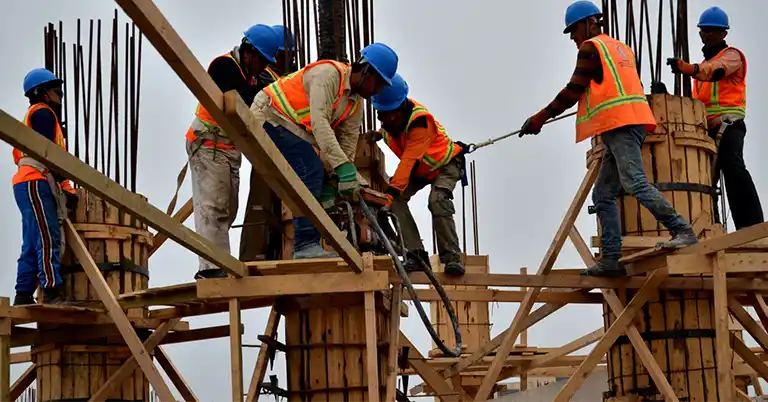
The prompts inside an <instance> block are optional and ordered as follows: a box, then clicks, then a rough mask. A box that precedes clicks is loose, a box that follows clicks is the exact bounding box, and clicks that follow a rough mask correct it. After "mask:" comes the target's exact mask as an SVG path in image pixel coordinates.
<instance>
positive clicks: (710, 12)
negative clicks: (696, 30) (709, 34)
mask: <svg viewBox="0 0 768 402" xmlns="http://www.w3.org/2000/svg"><path fill="white" fill-rule="evenodd" d="M697 26H698V27H715V28H725V29H728V28H730V26H729V25H728V14H726V13H725V11H723V9H722V8H720V7H717V6H715V7H710V8H708V9H706V10H704V12H703V13H701V17H699V24H698V25H697Z"/></svg>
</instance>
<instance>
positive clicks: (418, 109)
mask: <svg viewBox="0 0 768 402" xmlns="http://www.w3.org/2000/svg"><path fill="white" fill-rule="evenodd" d="M408 100H409V101H411V102H413V105H414V107H413V112H411V117H410V118H408V123H407V124H406V125H405V130H404V133H403V134H401V135H399V136H394V135H391V134H390V133H389V132H387V130H385V129H384V128H383V127H382V128H381V129H380V132H381V136H382V138H383V139H384V142H385V143H386V144H387V146H388V147H389V149H391V150H392V152H393V153H394V154H395V155H397V157H398V158H400V157H402V156H403V153H404V152H405V147H406V146H407V145H408V131H409V130H410V128H411V123H413V121H414V120H416V119H417V118H419V117H421V116H425V117H426V118H427V119H428V120H429V121H431V122H433V123H434V126H433V127H435V130H434V133H433V135H434V138H433V139H432V143H430V144H429V148H427V151H426V152H424V155H423V156H422V157H421V159H420V160H419V164H418V167H417V168H416V171H415V172H414V174H416V175H417V176H419V177H424V178H427V179H434V178H435V177H436V176H437V174H438V173H439V171H440V170H439V169H440V168H441V167H443V166H445V165H446V164H447V163H448V162H450V161H451V159H453V158H454V157H455V156H456V155H458V154H459V153H460V152H461V150H462V149H461V146H459V145H458V144H456V143H454V142H453V141H452V140H451V138H450V137H448V134H447V133H446V132H445V127H443V125H442V124H440V123H439V122H438V121H437V120H436V119H435V117H434V116H433V115H432V113H430V112H429V110H427V108H426V107H424V105H422V104H420V103H419V102H416V101H415V100H413V99H411V98H408Z"/></svg>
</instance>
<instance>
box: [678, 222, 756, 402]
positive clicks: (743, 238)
mask: <svg viewBox="0 0 768 402" xmlns="http://www.w3.org/2000/svg"><path fill="white" fill-rule="evenodd" d="M766 237H768V222H763V223H758V224H757V225H753V226H749V227H746V228H743V229H741V230H737V231H735V232H731V233H728V234H725V235H722V236H717V237H713V238H712V239H709V240H704V241H702V242H699V243H698V244H694V245H692V246H688V247H685V248H682V249H680V250H677V251H676V252H675V253H676V254H714V253H716V252H718V251H721V250H726V249H729V248H734V247H739V246H742V245H744V244H747V243H752V242H754V241H756V240H760V239H764V238H766ZM729 389H730V388H729Z"/></svg>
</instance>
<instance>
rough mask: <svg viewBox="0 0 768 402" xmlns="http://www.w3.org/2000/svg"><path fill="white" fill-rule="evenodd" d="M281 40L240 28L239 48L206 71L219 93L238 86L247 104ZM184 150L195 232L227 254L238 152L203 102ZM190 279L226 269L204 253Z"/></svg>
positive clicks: (256, 28)
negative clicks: (188, 170) (190, 185)
mask: <svg viewBox="0 0 768 402" xmlns="http://www.w3.org/2000/svg"><path fill="white" fill-rule="evenodd" d="M280 43H282V39H281V38H279V37H278V35H277V33H275V31H274V30H273V29H272V28H271V27H269V26H268V25H263V24H256V25H253V26H252V27H250V28H248V30H247V31H245V32H244V37H243V39H242V41H241V43H240V45H239V46H235V47H234V49H232V50H231V51H229V52H227V53H224V54H223V55H221V56H217V57H216V58H214V59H213V61H211V64H210V65H209V66H208V74H209V75H210V76H211V78H212V79H213V81H214V82H215V83H216V85H217V86H218V87H219V89H220V90H221V91H222V92H227V91H231V90H233V89H234V90H237V92H238V93H239V94H240V97H241V98H242V99H243V101H244V102H245V103H246V104H247V105H250V104H251V102H253V98H254V97H255V96H256V94H257V93H258V92H259V91H260V90H261V89H262V88H263V87H264V85H266V83H263V82H261V81H259V80H258V79H257V77H258V76H259V74H260V73H261V72H262V71H264V69H266V68H267V65H268V63H274V62H275V53H277V49H278V47H279V46H280ZM186 149H187V155H188V156H189V162H188V163H189V166H190V167H191V173H192V200H193V208H194V211H195V214H194V215H195V230H196V231H197V233H199V234H200V235H201V236H203V237H204V238H206V239H208V240H210V241H211V242H212V243H213V244H215V245H216V246H218V247H221V248H222V249H224V250H226V251H227V252H229V250H230V248H229V229H230V227H231V226H232V223H233V222H234V219H235V216H236V215H237V209H238V190H239V188H240V164H241V161H242V154H241V152H240V151H239V150H237V149H235V146H234V143H233V142H232V141H231V140H230V139H229V138H228V137H227V135H226V133H225V132H224V131H223V130H222V129H221V127H220V126H219V125H218V124H217V123H216V121H215V120H214V119H213V117H212V116H211V115H210V113H208V111H207V110H205V108H204V107H203V105H201V104H198V105H197V109H196V110H195V118H194V120H193V121H192V124H191V126H190V127H189V129H188V130H187V135H186ZM199 261H200V265H199V268H198V272H197V273H196V274H195V279H204V278H224V277H226V276H227V273H226V272H225V271H224V270H222V269H220V268H218V267H217V266H216V265H214V264H212V263H211V262H210V261H208V260H206V259H205V258H203V257H200V258H199Z"/></svg>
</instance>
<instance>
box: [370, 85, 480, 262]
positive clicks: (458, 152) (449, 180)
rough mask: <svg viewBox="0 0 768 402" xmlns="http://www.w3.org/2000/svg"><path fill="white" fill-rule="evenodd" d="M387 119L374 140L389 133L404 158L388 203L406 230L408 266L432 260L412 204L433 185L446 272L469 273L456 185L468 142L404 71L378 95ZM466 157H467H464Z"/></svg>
mask: <svg viewBox="0 0 768 402" xmlns="http://www.w3.org/2000/svg"><path fill="white" fill-rule="evenodd" d="M372 103H373V107H374V108H375V109H376V111H377V118H378V119H379V121H381V128H380V129H379V131H378V133H374V135H375V137H374V138H373V140H374V141H376V140H378V139H379V138H383V139H384V142H385V143H386V144H387V146H388V147H389V149H391V150H392V152H393V153H394V154H395V155H396V156H397V157H398V158H399V159H400V163H399V164H398V165H397V169H396V170H395V175H394V176H392V178H391V179H390V181H389V185H388V186H387V189H386V190H385V194H386V195H387V201H388V202H387V205H385V207H390V208H391V210H392V212H393V213H394V214H395V216H397V219H398V221H399V222H400V227H401V229H402V231H403V233H402V234H403V240H404V241H405V247H406V248H407V249H408V252H407V253H406V262H405V269H406V270H408V271H416V270H420V269H422V265H421V263H420V262H419V259H421V260H423V261H424V262H425V263H427V264H429V258H428V256H427V252H426V251H425V250H424V244H423V243H422V242H421V236H420V235H419V229H418V227H417V226H416V222H415V221H414V220H413V215H411V211H410V210H409V208H408V201H409V200H410V199H411V197H413V195H414V194H416V193H417V192H418V191H419V190H421V189H422V188H424V187H426V186H430V192H429V201H428V204H427V205H428V207H429V211H430V212H432V227H434V229H435V232H436V233H437V249H438V253H439V255H440V262H442V263H443V264H445V273H446V274H449V275H463V274H464V265H463V264H462V262H461V248H460V247H459V237H458V235H457V234H456V224H455V223H454V220H453V214H454V213H455V209H454V206H453V201H452V199H453V189H454V187H455V186H456V182H458V181H459V180H461V175H462V166H463V164H464V163H463V153H462V151H463V150H464V149H465V148H466V147H462V146H461V145H459V144H457V143H455V142H453V141H452V140H451V138H450V137H448V134H447V133H446V132H445V128H444V127H443V125H442V124H440V123H439V122H438V121H437V120H435V117H434V116H433V115H432V114H431V113H430V112H429V110H427V108H426V107H424V105H422V104H420V103H419V102H416V101H415V100H413V99H411V98H409V97H408V83H406V82H405V80H404V79H403V78H402V77H401V76H400V75H399V74H395V77H394V78H392V85H391V86H389V87H386V88H384V89H383V90H382V91H381V92H379V93H378V94H377V95H374V96H373V99H372ZM459 156H461V157H459Z"/></svg>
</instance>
